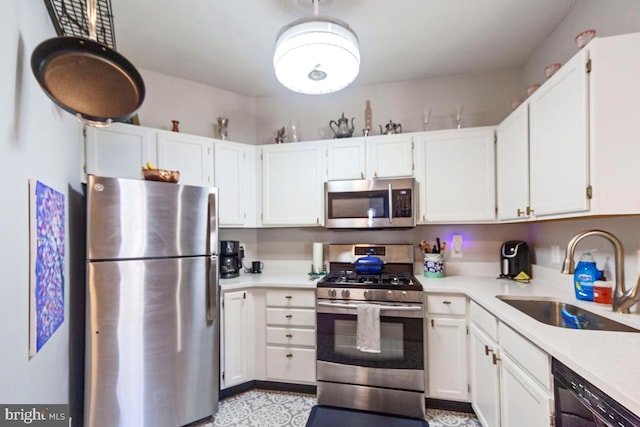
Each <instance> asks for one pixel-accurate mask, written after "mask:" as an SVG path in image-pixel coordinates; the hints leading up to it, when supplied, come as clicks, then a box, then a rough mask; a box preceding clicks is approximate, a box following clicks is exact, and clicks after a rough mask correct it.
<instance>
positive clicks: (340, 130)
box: [329, 113, 355, 138]
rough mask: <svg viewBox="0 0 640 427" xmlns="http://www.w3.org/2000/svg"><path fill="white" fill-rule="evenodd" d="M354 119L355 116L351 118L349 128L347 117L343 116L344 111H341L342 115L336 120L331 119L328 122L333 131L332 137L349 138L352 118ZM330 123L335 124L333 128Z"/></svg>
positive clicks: (351, 133)
mask: <svg viewBox="0 0 640 427" xmlns="http://www.w3.org/2000/svg"><path fill="white" fill-rule="evenodd" d="M354 119H355V117H352V118H351V128H349V119H347V118H346V117H345V116H344V113H342V117H340V118H339V119H338V121H337V122H336V121H335V120H331V121H330V122H329V127H330V128H331V130H332V131H333V135H334V136H333V137H334V138H349V137H350V136H351V135H353V120H354ZM332 125H335V129H334V127H333V126H332Z"/></svg>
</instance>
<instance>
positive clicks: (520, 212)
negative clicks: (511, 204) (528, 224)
mask: <svg viewBox="0 0 640 427" xmlns="http://www.w3.org/2000/svg"><path fill="white" fill-rule="evenodd" d="M517 213H518V217H520V216H522V215H524V212H523V211H521V210H520V208H518V212H517Z"/></svg>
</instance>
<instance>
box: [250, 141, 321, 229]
mask: <svg viewBox="0 0 640 427" xmlns="http://www.w3.org/2000/svg"><path fill="white" fill-rule="evenodd" d="M261 150H262V225H265V226H320V225H323V224H324V159H325V157H324V154H325V143H324V142H323V141H309V142H298V143H294V144H274V145H265V146H263V147H262V148H261Z"/></svg>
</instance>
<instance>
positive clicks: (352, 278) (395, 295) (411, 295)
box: [316, 244, 423, 303]
mask: <svg viewBox="0 0 640 427" xmlns="http://www.w3.org/2000/svg"><path fill="white" fill-rule="evenodd" d="M413 251H414V248H413V245H406V244H402V245H398V244H389V245H374V244H356V245H329V273H328V274H327V275H326V276H325V277H324V278H322V279H321V280H320V281H319V282H318V285H317V288H318V289H317V291H316V296H317V298H319V299H329V300H350V301H383V302H410V303H422V300H423V294H422V285H421V284H420V282H418V280H417V279H416V278H415V276H414V275H413V274H412V271H413ZM371 254H373V255H375V256H376V257H378V258H380V260H382V262H383V263H384V264H383V266H382V269H381V271H380V274H368V273H367V274H359V273H358V272H357V271H354V269H353V263H354V262H355V261H356V260H357V259H358V257H359V256H362V255H364V256H366V255H371Z"/></svg>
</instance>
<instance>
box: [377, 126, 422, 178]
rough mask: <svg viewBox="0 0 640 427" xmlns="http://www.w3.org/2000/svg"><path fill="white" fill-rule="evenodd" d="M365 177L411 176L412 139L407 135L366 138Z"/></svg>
mask: <svg viewBox="0 0 640 427" xmlns="http://www.w3.org/2000/svg"><path fill="white" fill-rule="evenodd" d="M367 176H368V177H369V178H394V177H402V176H408V177H411V176H413V138H412V136H411V135H408V134H397V135H380V136H376V137H368V138H367Z"/></svg>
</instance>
